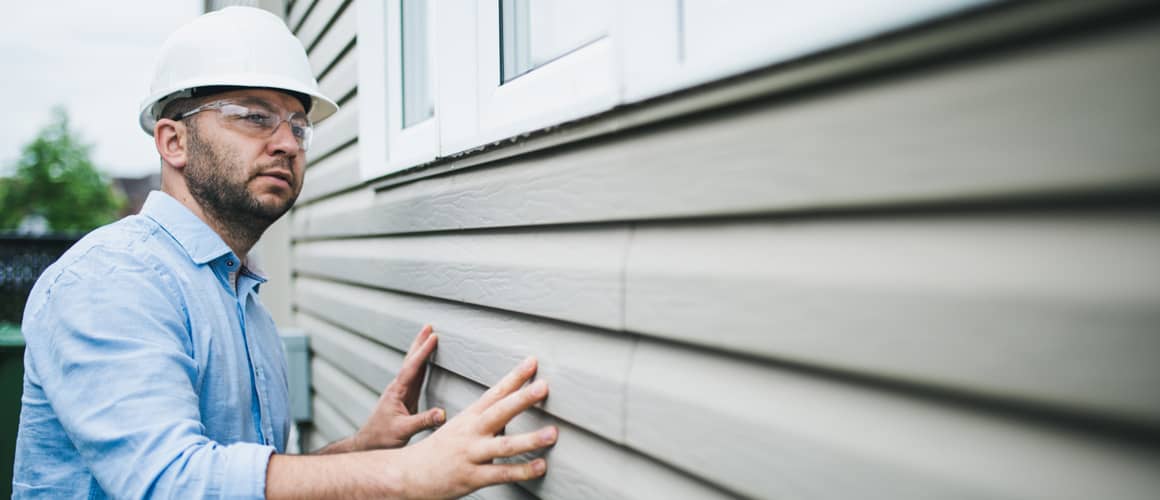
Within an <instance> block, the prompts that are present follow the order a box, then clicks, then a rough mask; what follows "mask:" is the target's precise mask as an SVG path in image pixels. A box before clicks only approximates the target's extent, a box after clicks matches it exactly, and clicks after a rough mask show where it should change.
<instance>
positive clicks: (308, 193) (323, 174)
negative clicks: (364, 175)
mask: <svg viewBox="0 0 1160 500" xmlns="http://www.w3.org/2000/svg"><path fill="white" fill-rule="evenodd" d="M361 183H362V179H361V178H359V170H358V146H357V145H353V146H351V147H347V148H343V149H341V150H339V152H337V153H335V154H333V155H331V156H328V157H326V158H325V159H323V160H322V161H320V162H318V163H315V164H313V165H311V166H310V168H308V169H306V178H305V182H304V183H303V186H302V193H301V194H299V195H298V203H308V202H310V201H313V200H316V199H318V198H322V197H324V196H328V195H331V194H334V193H337V192H339V191H344V190H346V189H350V188H351V187H354V186H357V185H359V184H361Z"/></svg>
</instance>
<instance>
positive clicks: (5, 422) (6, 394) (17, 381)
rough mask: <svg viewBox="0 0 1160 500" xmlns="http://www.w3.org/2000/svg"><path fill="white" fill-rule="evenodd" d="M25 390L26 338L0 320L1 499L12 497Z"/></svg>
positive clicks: (14, 327)
mask: <svg viewBox="0 0 1160 500" xmlns="http://www.w3.org/2000/svg"><path fill="white" fill-rule="evenodd" d="M23 393H24V337H23V336H21V335H20V326H19V325H12V324H4V323H0V498H12V462H13V458H14V457H15V455H16V429H17V427H19V425H20V395H21V394H23Z"/></svg>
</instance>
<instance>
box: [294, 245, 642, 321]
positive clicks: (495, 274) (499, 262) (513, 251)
mask: <svg viewBox="0 0 1160 500" xmlns="http://www.w3.org/2000/svg"><path fill="white" fill-rule="evenodd" d="M628 235H629V231H628V229H627V228H626V227H602V228H594V229H569V230H558V231H541V232H537V233H489V234H479V235H466V236H465V235H432V236H417V237H393V238H382V239H362V240H350V241H322V242H312V243H299V244H298V245H296V247H295V249H294V252H295V263H296V269H297V271H298V273H299V274H304V275H313V276H319V277H327V278H332V279H337V280H342V281H347V282H351V283H358V284H364V285H371V286H375V287H379V288H385V289H390V290H396V291H403V292H409V293H414V294H421V295H427V296H431V297H438V298H442V299H447V300H453V301H457V302H466V303H468V304H475V305H481V306H487V307H494V308H498V309H504V310H508V311H514V312H520V313H525V314H531V315H536V316H543V317H546V318H553V319H560V320H565V321H571V322H576V323H582V324H587V325H592V326H598V327H604V328H611V329H619V328H620V326H621V323H622V322H621V312H622V311H621V304H622V303H623V301H622V299H621V297H622V292H623V290H622V289H621V285H620V284H621V276H620V273H621V269H622V267H623V266H622V261H623V258H624V250H625V248H627V238H628Z"/></svg>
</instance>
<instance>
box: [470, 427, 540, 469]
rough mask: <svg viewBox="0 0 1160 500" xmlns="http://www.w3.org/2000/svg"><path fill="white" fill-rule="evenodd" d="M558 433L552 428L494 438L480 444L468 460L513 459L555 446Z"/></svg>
mask: <svg viewBox="0 0 1160 500" xmlns="http://www.w3.org/2000/svg"><path fill="white" fill-rule="evenodd" d="M558 432H559V431H557V430H556V428H555V427H554V426H549V427H544V428H543V429H540V430H538V431H536V432H528V433H526V434H519V435H516V436H496V437H493V438H491V439H487V440H485V441H482V442H480V443H479V444H478V445H477V446H476V449H475V450H473V451H474V452H473V453H472V454H471V456H470V458H471V459H472V460H474V461H475V462H490V461H492V460H493V459H496V458H503V457H514V456H516V455H519V454H521V453H528V452H532V451H536V450H538V449H541V448H546V447H548V446H551V445H553V444H556V437H557V435H558Z"/></svg>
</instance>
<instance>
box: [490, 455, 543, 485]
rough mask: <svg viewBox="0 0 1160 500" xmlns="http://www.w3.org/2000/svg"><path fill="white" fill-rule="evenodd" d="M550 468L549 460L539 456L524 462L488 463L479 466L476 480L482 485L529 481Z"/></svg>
mask: <svg viewBox="0 0 1160 500" xmlns="http://www.w3.org/2000/svg"><path fill="white" fill-rule="evenodd" d="M547 470H548V462H547V461H545V460H544V459H542V458H537V459H535V460H532V461H531V462H527V463H522V464H487V465H481V466H479V469H477V472H476V480H477V481H476V482H477V484H478V485H479V486H480V487H483V486H490V485H493V484H500V483H512V482H516V481H527V480H529V479H535V478H537V477H540V476H543V475H544V473H545V472H547Z"/></svg>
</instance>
